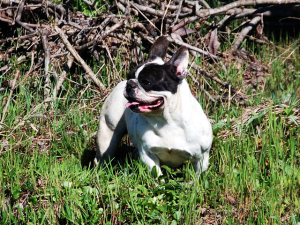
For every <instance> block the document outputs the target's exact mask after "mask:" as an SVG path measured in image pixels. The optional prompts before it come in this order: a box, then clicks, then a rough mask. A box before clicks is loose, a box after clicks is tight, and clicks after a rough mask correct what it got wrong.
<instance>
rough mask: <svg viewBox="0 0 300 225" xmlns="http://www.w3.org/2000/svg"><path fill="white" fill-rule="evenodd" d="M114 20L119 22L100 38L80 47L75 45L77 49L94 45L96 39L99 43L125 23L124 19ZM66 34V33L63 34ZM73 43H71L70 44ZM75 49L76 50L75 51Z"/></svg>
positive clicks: (81, 49)
mask: <svg viewBox="0 0 300 225" xmlns="http://www.w3.org/2000/svg"><path fill="white" fill-rule="evenodd" d="M113 21H114V22H117V23H116V24H115V25H113V26H112V27H111V28H110V29H109V30H107V31H105V32H104V34H102V35H101V36H100V37H99V38H98V40H93V41H90V42H88V43H86V44H84V45H82V46H80V47H77V46H76V47H75V50H78V51H83V50H86V49H88V48H89V47H91V46H93V45H94V44H95V41H96V44H99V43H101V42H102V40H103V39H104V38H106V37H107V36H108V35H109V34H110V33H112V32H114V31H115V30H117V29H118V28H119V27H121V26H122V25H123V24H124V22H125V21H124V20H122V21H118V19H116V18H114V19H113ZM63 35H64V34H63ZM70 45H71V44H70ZM75 50H74V51H75ZM75 58H76V57H75Z"/></svg>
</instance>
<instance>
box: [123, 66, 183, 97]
mask: <svg viewBox="0 0 300 225" xmlns="http://www.w3.org/2000/svg"><path fill="white" fill-rule="evenodd" d="M128 77H129V76H128ZM180 81H181V80H180V79H179V78H178V77H177V76H176V67H174V66H173V65H168V64H164V65H158V64H149V65H146V66H145V67H144V68H143V70H142V71H141V72H140V73H139V75H138V82H139V83H140V85H141V86H142V87H143V88H144V89H145V91H147V92H148V91H170V92H171V93H172V94H175V93H176V92H177V86H178V84H179V82H180Z"/></svg>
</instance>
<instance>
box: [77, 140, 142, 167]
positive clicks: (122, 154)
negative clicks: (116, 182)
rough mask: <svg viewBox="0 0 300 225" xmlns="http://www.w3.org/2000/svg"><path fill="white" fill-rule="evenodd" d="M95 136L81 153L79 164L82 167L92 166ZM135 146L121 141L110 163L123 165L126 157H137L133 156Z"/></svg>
mask: <svg viewBox="0 0 300 225" xmlns="http://www.w3.org/2000/svg"><path fill="white" fill-rule="evenodd" d="M95 143H96V142H95V138H93V139H92V140H91V141H90V142H89V143H88V144H87V146H86V148H85V149H84V151H83V153H82V155H81V166H82V167H83V168H85V167H86V168H94V167H95V164H94V158H95V156H96V144H95ZM134 150H135V147H133V146H130V145H129V144H127V143H123V142H122V143H121V144H120V146H119V147H118V149H117V154H116V156H115V157H114V159H113V160H112V161H111V165H112V166H115V165H121V166H122V165H125V163H126V158H127V159H133V158H135V159H136V158H137V157H133V155H134Z"/></svg>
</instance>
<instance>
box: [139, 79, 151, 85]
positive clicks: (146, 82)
mask: <svg viewBox="0 0 300 225" xmlns="http://www.w3.org/2000/svg"><path fill="white" fill-rule="evenodd" d="M141 84H143V85H149V84H150V82H149V81H147V80H142V81H141Z"/></svg>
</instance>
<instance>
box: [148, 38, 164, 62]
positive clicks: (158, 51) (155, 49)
mask: <svg viewBox="0 0 300 225" xmlns="http://www.w3.org/2000/svg"><path fill="white" fill-rule="evenodd" d="M168 46H169V41H168V39H167V38H166V37H165V36H160V37H159V38H158V39H157V40H156V41H155V42H154V43H153V45H152V46H151V49H150V53H149V57H148V59H147V60H146V62H150V61H153V60H155V59H156V58H157V57H159V58H161V59H164V58H165V57H166V54H167V50H168Z"/></svg>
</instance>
